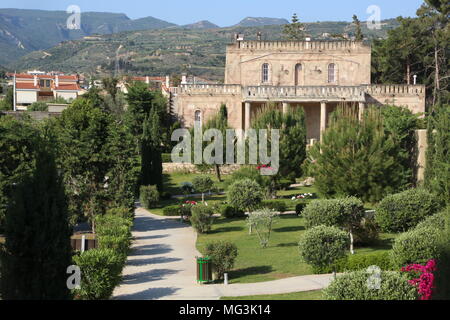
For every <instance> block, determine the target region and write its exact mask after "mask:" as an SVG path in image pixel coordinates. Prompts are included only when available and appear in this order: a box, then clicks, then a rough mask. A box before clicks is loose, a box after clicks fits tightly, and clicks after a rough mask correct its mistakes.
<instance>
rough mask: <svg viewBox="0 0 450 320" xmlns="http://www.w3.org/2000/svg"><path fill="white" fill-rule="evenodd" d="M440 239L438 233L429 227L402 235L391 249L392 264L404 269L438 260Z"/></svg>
mask: <svg viewBox="0 0 450 320" xmlns="http://www.w3.org/2000/svg"><path fill="white" fill-rule="evenodd" d="M440 237H441V234H440V232H438V230H436V229H434V228H430V227H423V228H419V229H413V230H411V231H408V232H405V233H402V234H401V235H400V236H398V237H397V239H395V242H394V245H393V247H392V251H391V258H392V263H393V264H394V266H397V267H404V266H406V265H408V264H414V263H419V264H426V263H427V262H428V261H429V260H431V259H437V260H438V259H439V243H440Z"/></svg>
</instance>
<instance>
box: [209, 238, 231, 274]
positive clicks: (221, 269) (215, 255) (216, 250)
mask: <svg viewBox="0 0 450 320" xmlns="http://www.w3.org/2000/svg"><path fill="white" fill-rule="evenodd" d="M205 254H206V256H209V257H211V259H212V263H213V264H214V268H215V271H216V273H217V276H218V278H219V279H222V278H223V274H224V273H225V272H227V271H230V270H231V269H233V266H234V261H235V260H236V257H237V255H238V249H237V247H236V245H235V244H233V243H231V242H229V241H217V242H211V243H208V244H206V247H205Z"/></svg>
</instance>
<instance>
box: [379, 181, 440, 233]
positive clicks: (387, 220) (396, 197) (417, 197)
mask: <svg viewBox="0 0 450 320" xmlns="http://www.w3.org/2000/svg"><path fill="white" fill-rule="evenodd" d="M441 207H442V206H441V204H440V202H439V199H438V198H436V196H434V195H433V194H431V193H430V192H428V191H426V190H425V189H422V188H417V189H410V190H406V191H403V192H401V193H397V194H392V195H389V196H387V197H385V198H384V199H383V200H382V201H381V202H380V204H379V205H378V207H377V209H376V213H375V220H376V222H377V223H378V225H379V226H380V228H381V230H382V231H384V232H403V231H407V230H409V229H411V228H413V227H415V226H416V225H417V224H418V223H419V222H420V221H422V220H424V219H425V218H426V217H428V216H431V215H433V214H435V213H436V212H438V211H439V210H440V209H441Z"/></svg>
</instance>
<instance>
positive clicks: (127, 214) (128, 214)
mask: <svg viewBox="0 0 450 320" xmlns="http://www.w3.org/2000/svg"><path fill="white" fill-rule="evenodd" d="M106 215H110V216H118V217H121V218H125V219H132V218H133V211H131V210H130V209H129V208H125V207H118V208H110V209H108V210H107V211H106Z"/></svg>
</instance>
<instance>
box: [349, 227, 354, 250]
mask: <svg viewBox="0 0 450 320" xmlns="http://www.w3.org/2000/svg"><path fill="white" fill-rule="evenodd" d="M350 253H351V254H355V251H354V250H353V233H352V230H350Z"/></svg>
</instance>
